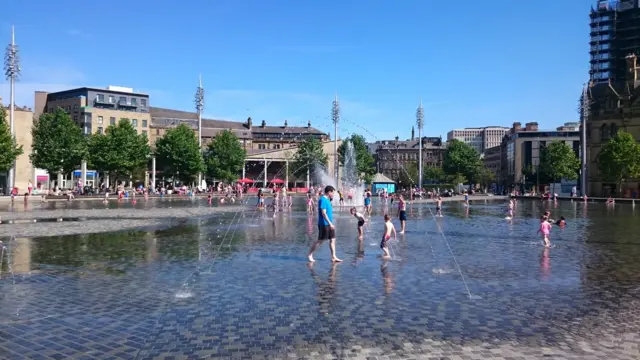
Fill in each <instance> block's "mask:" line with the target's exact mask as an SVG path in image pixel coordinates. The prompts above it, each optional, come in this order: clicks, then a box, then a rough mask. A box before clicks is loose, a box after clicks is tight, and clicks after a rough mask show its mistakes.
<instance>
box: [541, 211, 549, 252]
mask: <svg viewBox="0 0 640 360" xmlns="http://www.w3.org/2000/svg"><path fill="white" fill-rule="evenodd" d="M538 233H540V234H542V240H543V241H544V246H545V247H551V241H549V234H550V233H551V224H549V218H548V217H547V216H542V217H541V218H540V229H538Z"/></svg>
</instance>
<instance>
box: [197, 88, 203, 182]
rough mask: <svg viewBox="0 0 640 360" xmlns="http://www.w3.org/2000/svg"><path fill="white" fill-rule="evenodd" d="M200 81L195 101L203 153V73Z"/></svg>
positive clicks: (199, 142) (199, 177)
mask: <svg viewBox="0 0 640 360" xmlns="http://www.w3.org/2000/svg"><path fill="white" fill-rule="evenodd" d="M199 80H200V83H199V85H198V88H197V89H196V96H195V103H196V112H197V113H198V147H199V148H200V153H202V111H203V110H204V88H203V87H202V75H201V76H200V79H199ZM201 185H202V173H201V172H200V173H198V187H200V186H201Z"/></svg>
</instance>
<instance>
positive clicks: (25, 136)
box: [0, 97, 37, 194]
mask: <svg viewBox="0 0 640 360" xmlns="http://www.w3.org/2000/svg"><path fill="white" fill-rule="evenodd" d="M0 111H4V112H5V113H6V117H5V118H6V120H7V124H8V123H9V107H8V106H4V105H3V104H2V98H1V97H0ZM13 113H14V117H15V118H14V122H13V124H14V130H15V136H16V142H17V143H18V145H22V151H23V152H22V155H20V156H18V158H17V159H16V175H15V186H16V187H17V188H18V189H19V191H20V193H21V194H24V193H25V192H26V191H27V187H28V184H29V180H31V182H32V183H33V185H34V186H35V185H36V183H37V181H36V180H37V178H36V170H35V169H34V168H33V166H32V165H31V160H30V159H29V155H31V144H32V137H31V128H32V127H33V112H32V111H31V109H30V108H28V107H26V106H23V107H20V106H16V107H14V112H13ZM7 177H8V173H1V172H0V193H4V194H8V190H9V189H7V183H8V181H7V180H8V178H7Z"/></svg>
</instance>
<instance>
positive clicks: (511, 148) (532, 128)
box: [498, 122, 580, 189]
mask: <svg viewBox="0 0 640 360" xmlns="http://www.w3.org/2000/svg"><path fill="white" fill-rule="evenodd" d="M553 141H564V142H566V143H567V145H569V146H570V147H571V148H572V149H573V150H574V151H575V153H576V156H578V157H579V156H580V131H578V130H568V131H562V130H539V129H538V123H536V122H530V123H527V124H525V127H524V128H522V125H521V124H520V123H519V122H515V123H513V127H512V128H511V129H510V130H509V133H508V134H507V135H505V136H504V137H503V139H502V144H500V153H501V155H500V176H499V177H498V178H499V179H500V181H501V184H500V185H501V187H502V188H504V189H513V188H516V187H519V186H521V185H525V184H526V183H535V182H536V180H534V179H527V178H526V176H527V174H528V173H537V171H538V169H539V166H540V156H541V154H542V151H543V150H544V147H545V146H547V144H549V143H551V142H553Z"/></svg>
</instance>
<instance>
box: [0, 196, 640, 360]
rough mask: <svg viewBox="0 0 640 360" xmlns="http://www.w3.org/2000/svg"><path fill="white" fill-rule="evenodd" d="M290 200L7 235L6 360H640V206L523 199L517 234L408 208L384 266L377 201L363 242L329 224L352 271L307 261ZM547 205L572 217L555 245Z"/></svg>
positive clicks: (2, 342)
mask: <svg viewBox="0 0 640 360" xmlns="http://www.w3.org/2000/svg"><path fill="white" fill-rule="evenodd" d="M296 200H297V201H299V204H296V206H294V209H293V211H291V212H285V213H281V214H278V215H277V216H276V217H275V218H274V217H272V216H271V215H267V214H264V213H259V212H255V211H254V210H253V208H252V205H253V201H252V202H251V203H250V205H251V206H250V207H249V206H247V207H245V208H244V211H235V209H234V210H233V211H229V212H226V213H217V214H213V215H206V214H205V215H202V214H201V213H197V212H194V213H193V214H194V215H188V216H185V217H188V218H189V219H186V220H184V219H183V220H182V221H175V222H173V223H170V224H169V225H167V226H165V227H163V228H158V229H145V230H144V231H141V230H125V231H121V232H109V233H101V234H84V235H73V236H57V237H56V236H49V237H36V238H24V237H23V238H21V237H16V238H13V239H12V238H10V237H4V238H2V239H1V240H2V241H3V242H4V244H5V246H6V247H7V252H6V253H5V254H4V256H3V262H2V265H1V269H2V272H1V274H0V276H1V280H0V358H7V359H22V358H34V359H50V358H52V359H63V358H74V359H84V358H86V359H109V358H114V359H119V358H122V359H135V358H137V359H151V358H158V359H162V358H166V359H169V358H172V359H181V358H206V357H214V358H238V359H241V358H246V359H251V358H275V359H284V358H310V359H317V358H318V359H325V358H355V359H372V358H375V359H405V358H409V359H410V358H415V359H485V358H490V359H538V358H549V359H565V358H568V359H605V358H606V359H638V358H640V347H639V344H640V298H639V295H640V237H638V233H640V231H639V230H640V222H638V216H640V207H639V208H638V209H634V208H632V207H631V206H630V205H616V207H615V209H607V208H606V206H605V205H604V204H595V203H590V204H588V205H585V204H583V203H582V202H565V203H560V204H558V205H554V204H552V203H549V202H545V203H540V202H538V201H521V202H519V204H518V207H517V210H516V218H515V219H514V220H513V221H507V220H505V219H504V210H505V203H504V202H501V201H499V202H490V201H489V202H486V203H485V202H478V203H472V205H471V207H470V208H468V209H467V208H464V207H463V206H462V204H460V203H450V204H447V203H445V205H444V213H445V217H443V218H434V217H433V216H432V211H434V209H433V205H432V204H413V205H410V206H409V208H408V213H409V221H408V223H407V227H408V231H407V233H406V234H404V235H399V241H398V242H397V243H395V244H393V245H392V246H393V248H392V250H393V255H394V258H393V259H392V260H390V261H383V260H382V259H380V258H378V255H379V254H380V249H379V247H378V245H379V239H380V234H381V231H382V219H381V215H382V214H383V211H384V208H383V206H382V205H381V204H378V203H374V205H375V214H374V215H375V216H374V217H373V218H372V220H371V223H370V225H369V228H368V229H367V231H366V234H365V239H364V240H363V241H362V242H359V241H358V240H357V239H356V220H355V219H354V218H353V217H350V216H349V215H348V213H347V211H346V210H347V209H345V210H344V211H343V212H341V213H338V212H336V213H335V214H336V215H335V216H336V219H337V221H336V225H337V233H338V240H337V247H338V255H339V256H340V257H341V258H342V259H343V260H344V263H341V264H336V265H332V264H331V263H330V261H329V259H330V256H329V250H328V247H327V245H326V244H325V245H323V247H321V248H320V249H319V251H318V252H317V254H316V260H317V262H316V263H315V264H314V265H313V266H310V265H309V264H308V263H307V261H306V252H307V250H308V248H309V245H310V244H311V242H312V241H313V240H314V239H315V238H316V236H317V229H316V217H315V215H314V216H308V215H307V214H306V213H305V212H304V211H303V210H304V209H303V208H304V204H303V201H304V200H303V199H296ZM205 202H206V200H205ZM77 203H80V202H77ZM154 204H155V205H160V206H164V207H166V206H167V205H166V204H164V205H163V203H162V202H157V203H154ZM52 206H53V205H46V206H43V208H37V209H34V210H33V212H34V213H36V212H42V213H44V212H47V211H55V209H51V207H52ZM56 206H60V207H64V206H68V205H56ZM73 206H86V205H75V204H74V205H73ZM140 206H142V205H140ZM174 206H181V207H183V208H184V209H185V212H186V211H189V209H192V208H193V203H191V204H189V203H185V204H183V205H174ZM547 208H549V209H550V210H551V211H552V215H553V217H554V218H559V217H560V216H564V217H566V218H567V221H568V225H567V226H566V228H564V229H559V228H558V227H554V228H553V230H552V236H551V240H552V242H553V243H554V247H553V248H551V249H544V248H543V247H542V246H541V244H540V241H539V238H538V237H537V236H536V230H537V229H538V224H539V220H538V218H539V215H540V213H541V212H542V211H544V209H547ZM238 209H240V207H238ZM393 212H394V213H395V211H393ZM140 213H141V214H143V215H139V216H141V217H144V213H143V212H142V210H141V212H140ZM154 214H155V213H154ZM151 215H153V214H151ZM154 216H155V215H154ZM152 220H153V221H158V219H152V218H150V219H149V221H152ZM112 221H117V220H112ZM166 221H168V220H166V219H164V220H161V222H166ZM394 222H396V227H398V228H399V225H398V224H397V221H395V220H394ZM68 224H69V225H67V226H75V225H74V224H75V223H73V222H69V223H68ZM78 224H80V223H78ZM2 226H4V225H2ZM2 226H0V231H2V232H0V234H6V229H7V228H3V227H2Z"/></svg>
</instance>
